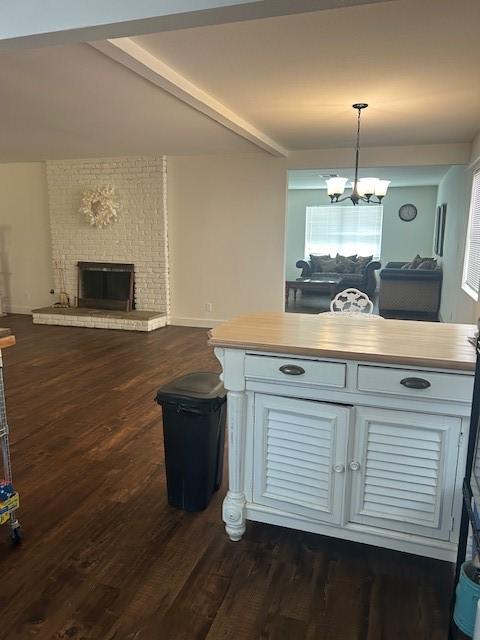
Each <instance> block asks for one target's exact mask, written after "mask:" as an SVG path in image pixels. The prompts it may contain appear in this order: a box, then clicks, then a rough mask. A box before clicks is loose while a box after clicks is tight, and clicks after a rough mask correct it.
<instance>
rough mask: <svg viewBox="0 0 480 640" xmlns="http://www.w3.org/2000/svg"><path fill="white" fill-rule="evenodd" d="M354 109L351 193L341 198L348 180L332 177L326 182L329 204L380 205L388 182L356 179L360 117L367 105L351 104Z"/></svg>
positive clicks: (360, 103)
mask: <svg viewBox="0 0 480 640" xmlns="http://www.w3.org/2000/svg"><path fill="white" fill-rule="evenodd" d="M352 107H353V108H354V109H357V111H358V118H357V148H356V150H355V178H354V180H353V183H352V184H351V185H350V187H351V189H352V193H351V194H350V195H349V196H345V197H343V198H341V197H340V196H341V195H343V193H344V191H345V185H346V184H347V182H348V180H349V178H340V177H339V176H337V177H334V178H333V177H332V178H329V179H328V180H326V181H325V182H326V183H327V191H328V195H329V196H330V202H332V203H333V202H344V201H345V200H348V199H349V198H350V200H351V201H352V202H353V204H354V205H355V204H358V203H359V202H360V200H361V201H362V202H368V203H369V204H380V203H381V202H382V200H383V198H384V196H385V194H386V193H387V189H388V185H389V184H390V180H379V178H359V177H358V159H359V156H360V117H361V114H362V109H366V108H367V107H368V104H366V103H365V102H358V103H355V104H352Z"/></svg>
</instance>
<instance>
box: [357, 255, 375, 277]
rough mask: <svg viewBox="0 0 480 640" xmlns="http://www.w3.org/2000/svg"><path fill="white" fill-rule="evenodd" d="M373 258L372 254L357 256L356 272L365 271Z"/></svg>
mask: <svg viewBox="0 0 480 640" xmlns="http://www.w3.org/2000/svg"><path fill="white" fill-rule="evenodd" d="M372 259H373V255H372V256H357V261H356V262H355V273H363V271H364V269H365V267H366V266H367V264H368V263H369V262H371V261H372Z"/></svg>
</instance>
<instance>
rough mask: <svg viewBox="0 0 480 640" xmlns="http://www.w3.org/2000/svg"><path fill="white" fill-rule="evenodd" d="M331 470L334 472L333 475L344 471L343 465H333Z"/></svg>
mask: <svg viewBox="0 0 480 640" xmlns="http://www.w3.org/2000/svg"><path fill="white" fill-rule="evenodd" d="M333 470H334V471H335V473H343V472H344V471H345V465H343V464H335V465H333Z"/></svg>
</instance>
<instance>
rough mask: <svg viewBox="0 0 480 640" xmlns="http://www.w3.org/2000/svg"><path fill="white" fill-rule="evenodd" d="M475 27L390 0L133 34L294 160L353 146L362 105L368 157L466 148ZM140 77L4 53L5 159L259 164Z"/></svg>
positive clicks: (79, 50) (110, 63)
mask: <svg viewBox="0 0 480 640" xmlns="http://www.w3.org/2000/svg"><path fill="white" fill-rule="evenodd" d="M479 24H480V2H479V1H478V0H455V2H452V0H421V1H419V0H393V1H389V2H376V3H374V4H361V5H358V6H349V7H344V8H337V9H327V10H323V11H315V12H311V13H300V14H298V15H282V16H277V17H267V18H262V19H255V20H241V21H238V22H231V23H223V24H212V25H207V26H201V27H195V28H187V29H175V30H170V31H162V32H161V33H153V34H150V35H141V36H138V35H135V33H131V34H130V36H131V37H132V38H133V43H134V44H135V45H136V46H137V48H138V49H139V50H141V51H145V52H146V54H148V56H150V59H151V60H153V61H155V60H158V62H159V64H162V65H164V66H165V65H166V66H167V68H168V69H170V70H171V71H173V72H175V73H176V74H177V75H179V77H180V78H182V79H183V81H184V82H185V83H186V85H188V83H190V84H192V86H194V87H195V88H196V89H197V90H198V91H200V92H201V94H202V95H204V96H206V99H207V101H208V100H209V99H211V101H213V102H215V103H216V104H218V103H219V104H220V107H224V108H225V110H227V111H229V112H231V113H233V115H234V116H236V117H238V120H239V121H242V122H244V123H245V122H246V124H247V125H249V126H251V128H252V130H254V131H256V132H257V133H259V134H260V137H261V136H262V135H263V136H264V137H265V138H266V139H268V140H271V141H273V143H275V144H277V145H278V147H279V148H280V149H282V148H283V149H285V150H286V151H287V152H288V151H289V150H298V149H316V148H325V147H327V148H328V147H351V146H352V144H353V136H354V131H355V115H356V114H355V113H354V112H353V110H352V109H351V104H352V103H353V102H356V101H365V102H368V103H369V104H370V107H369V108H368V109H367V111H366V112H365V113H364V120H363V129H362V133H363V144H364V145H365V146H376V145H383V146H392V145H409V144H431V143H449V142H469V141H471V140H472V138H473V137H474V135H475V133H476V132H477V131H478V130H479V129H480V74H479V72H478V70H479V69H480V38H479V37H478V25H479ZM147 77H149V76H148V75H145V74H144V77H141V75H139V74H138V73H136V72H135V71H134V70H132V68H126V67H125V66H124V65H123V64H120V63H119V62H118V61H114V60H112V59H110V58H109V57H108V56H106V55H104V54H103V53H100V52H99V51H97V50H95V49H94V48H92V47H91V46H89V45H88V44H82V43H71V44H63V45H57V46H48V47H46V46H43V47H42V48H38V49H26V50H18V51H10V52H6V53H0V86H1V87H2V99H1V100H0V122H1V123H2V136H1V142H0V160H35V159H42V158H61V157H81V156H97V155H103V156H105V155H121V154H143V153H144V154H154V153H166V154H197V153H202V154H205V153H242V152H246V151H257V152H259V153H262V151H259V147H258V145H257V144H254V143H255V140H254V143H252V142H251V141H250V142H249V141H248V140H247V139H245V136H242V135H237V133H235V132H234V131H235V128H234V130H233V131H232V130H231V128H232V127H230V128H226V127H225V126H223V125H222V124H220V123H219V121H216V119H212V117H208V116H207V115H205V113H208V111H205V110H204V112H203V113H202V112H200V111H199V110H198V109H197V108H194V107H192V106H189V105H188V104H186V103H185V101H184V100H182V99H179V98H178V97H175V95H172V92H171V91H168V90H165V88H161V86H162V85H160V86H156V84H154V83H153V82H152V81H151V79H146V78H147ZM220 122H221V119H220ZM247 128H248V127H247ZM255 135H256V134H255ZM254 137H255V136H254ZM264 148H265V147H264Z"/></svg>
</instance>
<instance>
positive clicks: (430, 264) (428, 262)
mask: <svg viewBox="0 0 480 640" xmlns="http://www.w3.org/2000/svg"><path fill="white" fill-rule="evenodd" d="M436 268H437V261H436V260H435V258H426V259H425V260H422V262H420V264H419V265H418V267H417V269H428V271H433V270H434V269H436Z"/></svg>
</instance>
